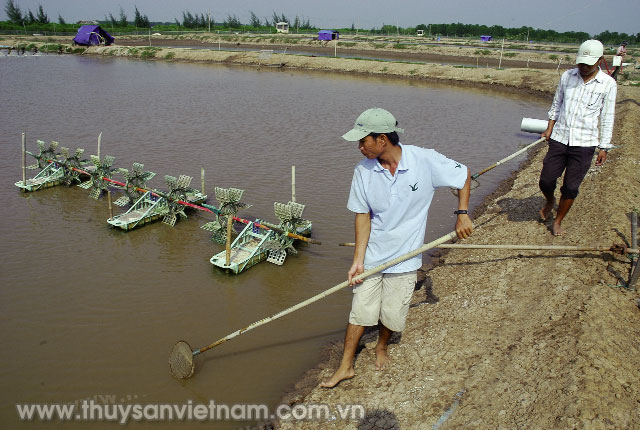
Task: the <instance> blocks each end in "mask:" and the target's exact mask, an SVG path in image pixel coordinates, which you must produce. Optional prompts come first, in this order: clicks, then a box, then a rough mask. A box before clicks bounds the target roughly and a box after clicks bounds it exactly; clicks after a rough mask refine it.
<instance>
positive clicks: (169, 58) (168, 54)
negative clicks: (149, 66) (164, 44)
mask: <svg viewBox="0 0 640 430" xmlns="http://www.w3.org/2000/svg"><path fill="white" fill-rule="evenodd" d="M175 57H176V54H175V53H174V52H167V54H166V55H165V56H164V59H165V60H173V59H174V58H175Z"/></svg>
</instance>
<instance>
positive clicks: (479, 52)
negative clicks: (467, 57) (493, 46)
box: [474, 49, 491, 55]
mask: <svg viewBox="0 0 640 430" xmlns="http://www.w3.org/2000/svg"><path fill="white" fill-rule="evenodd" d="M474 54H476V55H489V54H491V50H489V49H476V50H475V52H474Z"/></svg>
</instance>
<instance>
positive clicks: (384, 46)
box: [371, 42, 387, 49]
mask: <svg viewBox="0 0 640 430" xmlns="http://www.w3.org/2000/svg"><path fill="white" fill-rule="evenodd" d="M371 45H373V47H374V48H376V49H382V48H386V47H387V44H386V43H374V42H371Z"/></svg>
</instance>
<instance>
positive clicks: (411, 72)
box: [409, 69, 418, 75]
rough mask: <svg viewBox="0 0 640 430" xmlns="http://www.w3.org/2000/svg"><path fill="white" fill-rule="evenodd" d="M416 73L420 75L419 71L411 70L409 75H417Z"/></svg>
mask: <svg viewBox="0 0 640 430" xmlns="http://www.w3.org/2000/svg"><path fill="white" fill-rule="evenodd" d="M416 73H418V69H411V70H409V74H410V75H415V74H416Z"/></svg>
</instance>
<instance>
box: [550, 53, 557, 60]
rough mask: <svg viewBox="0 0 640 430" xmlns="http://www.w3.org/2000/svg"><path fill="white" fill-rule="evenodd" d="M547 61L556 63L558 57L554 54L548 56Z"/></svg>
mask: <svg viewBox="0 0 640 430" xmlns="http://www.w3.org/2000/svg"><path fill="white" fill-rule="evenodd" d="M549 59H550V60H553V61H556V60H557V59H558V56H557V55H556V54H551V55H549Z"/></svg>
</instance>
